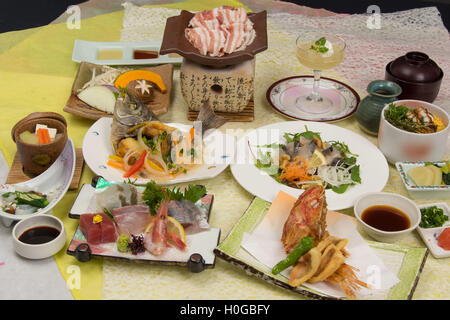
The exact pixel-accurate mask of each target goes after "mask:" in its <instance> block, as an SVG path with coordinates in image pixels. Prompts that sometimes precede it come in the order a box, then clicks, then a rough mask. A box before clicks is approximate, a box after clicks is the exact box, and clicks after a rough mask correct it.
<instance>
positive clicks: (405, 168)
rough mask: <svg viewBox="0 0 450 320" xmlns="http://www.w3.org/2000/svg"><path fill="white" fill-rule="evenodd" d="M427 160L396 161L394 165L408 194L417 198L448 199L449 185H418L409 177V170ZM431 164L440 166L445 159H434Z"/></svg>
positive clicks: (421, 165) (449, 197)
mask: <svg viewBox="0 0 450 320" xmlns="http://www.w3.org/2000/svg"><path fill="white" fill-rule="evenodd" d="M428 163H429V162H425V161H417V162H396V163H395V166H396V168H397V171H398V172H399V173H400V177H401V178H402V181H403V184H404V185H405V188H406V190H407V191H408V194H409V195H410V196H411V197H412V198H414V199H417V200H433V199H434V200H436V199H438V200H442V199H450V185H432V186H418V185H416V184H415V183H414V182H413V180H412V179H411V177H410V176H409V174H408V173H409V171H410V170H411V169H413V168H416V167H424V166H426V165H427V164H428ZM433 164H434V165H435V166H437V167H442V166H444V165H445V164H446V162H445V161H436V162H433Z"/></svg>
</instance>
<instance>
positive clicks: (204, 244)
mask: <svg viewBox="0 0 450 320" xmlns="http://www.w3.org/2000/svg"><path fill="white" fill-rule="evenodd" d="M207 196H208V195H207ZM207 196H205V197H207ZM209 196H210V198H208V199H209V200H210V201H208V203H207V204H206V206H207V207H208V218H209V213H210V211H211V207H212V203H213V197H211V195H209ZM199 201H200V200H199ZM197 205H199V204H198V202H197ZM94 212H98V210H97V207H96V205H95V188H94V187H92V186H91V185H88V184H84V185H83V186H82V187H81V190H80V192H79V194H78V196H77V198H76V200H75V202H74V204H73V206H72V209H71V210H70V211H69V217H71V218H76V219H78V218H80V215H82V214H84V213H94ZM219 239H220V229H218V228H209V229H208V230H205V231H202V232H197V233H189V231H188V229H186V245H187V249H186V251H183V252H182V251H179V250H177V249H175V248H169V249H168V250H167V252H166V253H165V254H164V255H163V256H160V257H159V256H158V257H156V256H154V255H152V254H151V253H149V252H147V251H146V252H144V253H140V254H138V255H133V254H132V253H130V252H126V253H122V252H120V251H118V250H117V246H116V243H115V242H111V243H103V244H100V245H92V246H90V249H91V254H90V256H91V257H99V258H109V259H117V260H129V261H136V262H147V263H151V264H166V265H181V266H184V265H186V264H187V262H188V260H189V257H190V256H191V254H194V253H198V254H200V255H201V256H202V257H203V259H204V261H205V262H204V265H205V267H206V268H213V267H214V264H215V260H216V259H215V255H214V252H213V250H214V248H215V247H216V246H217V245H218V242H219ZM84 243H87V241H86V238H85V237H84V235H83V233H82V232H81V229H80V227H78V228H77V230H76V231H75V234H74V235H73V238H72V240H71V242H70V244H69V247H68V249H67V254H69V255H74V256H76V255H77V247H78V246H79V245H80V244H84Z"/></svg>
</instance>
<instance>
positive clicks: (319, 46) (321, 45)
mask: <svg viewBox="0 0 450 320" xmlns="http://www.w3.org/2000/svg"><path fill="white" fill-rule="evenodd" d="M326 42H327V39H325V37H322V38H320V39H319V40H317V41H316V42H314V44H315V45H311V48H310V49H311V50H314V51H317V52H320V53H325V52H327V51H328V48H327V47H325V43H326Z"/></svg>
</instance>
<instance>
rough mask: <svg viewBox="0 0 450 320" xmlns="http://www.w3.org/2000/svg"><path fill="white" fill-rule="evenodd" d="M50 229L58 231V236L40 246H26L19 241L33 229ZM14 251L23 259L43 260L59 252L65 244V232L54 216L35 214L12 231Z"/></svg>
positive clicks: (19, 223)
mask: <svg viewBox="0 0 450 320" xmlns="http://www.w3.org/2000/svg"><path fill="white" fill-rule="evenodd" d="M42 226H45V227H52V228H55V229H57V230H59V235H58V236H57V237H56V238H55V239H53V240H51V241H49V242H45V243H42V244H27V243H25V242H22V241H20V240H19V238H20V236H21V235H22V234H23V233H24V232H26V231H27V230H29V229H32V228H35V227H42ZM12 238H13V244H14V250H16V252H17V253H18V254H19V255H21V256H22V257H24V258H28V259H44V258H48V257H51V256H52V255H54V254H56V253H57V252H59V251H60V250H61V249H62V248H63V247H64V245H65V243H66V231H65V229H64V225H63V223H62V221H61V220H59V219H58V218H56V217H54V216H50V215H45V214H37V215H34V216H31V217H29V218H26V219H23V220H21V221H19V222H18V223H17V224H16V225H15V226H14V228H13V230H12Z"/></svg>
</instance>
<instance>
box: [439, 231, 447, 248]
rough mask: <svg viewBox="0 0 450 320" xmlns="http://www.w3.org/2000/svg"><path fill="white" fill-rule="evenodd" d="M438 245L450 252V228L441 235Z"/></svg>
mask: <svg viewBox="0 0 450 320" xmlns="http://www.w3.org/2000/svg"><path fill="white" fill-rule="evenodd" d="M438 245H439V247H441V248H442V249H444V250H450V228H446V229H445V230H444V231H442V233H441V234H440V235H439V237H438Z"/></svg>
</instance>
